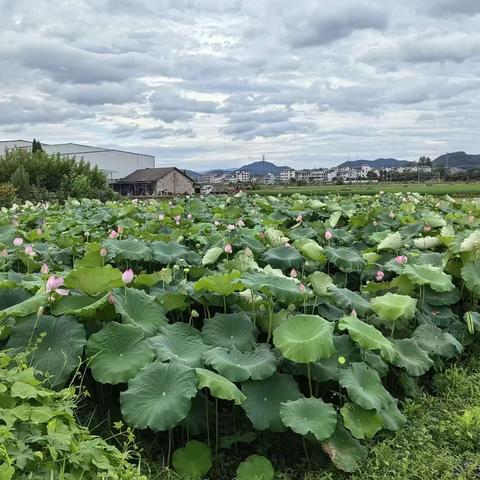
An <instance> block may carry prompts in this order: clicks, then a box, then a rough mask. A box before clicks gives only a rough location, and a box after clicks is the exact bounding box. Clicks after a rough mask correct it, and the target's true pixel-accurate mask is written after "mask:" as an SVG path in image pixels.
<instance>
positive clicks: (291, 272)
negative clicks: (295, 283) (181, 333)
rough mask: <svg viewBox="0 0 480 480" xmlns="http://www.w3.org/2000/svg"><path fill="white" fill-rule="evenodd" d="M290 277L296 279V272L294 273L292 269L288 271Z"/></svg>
mask: <svg viewBox="0 0 480 480" xmlns="http://www.w3.org/2000/svg"><path fill="white" fill-rule="evenodd" d="M290 276H291V277H292V278H297V277H298V274H297V271H296V270H295V269H294V268H292V269H291V270H290Z"/></svg>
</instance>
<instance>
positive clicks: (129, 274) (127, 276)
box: [122, 268, 134, 283]
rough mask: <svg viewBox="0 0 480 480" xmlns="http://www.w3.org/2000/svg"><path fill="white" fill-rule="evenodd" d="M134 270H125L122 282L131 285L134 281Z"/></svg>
mask: <svg viewBox="0 0 480 480" xmlns="http://www.w3.org/2000/svg"><path fill="white" fill-rule="evenodd" d="M133 276H134V274H133V270H132V269H131V268H129V269H128V270H125V271H124V272H123V273H122V281H123V283H131V282H132V280H133Z"/></svg>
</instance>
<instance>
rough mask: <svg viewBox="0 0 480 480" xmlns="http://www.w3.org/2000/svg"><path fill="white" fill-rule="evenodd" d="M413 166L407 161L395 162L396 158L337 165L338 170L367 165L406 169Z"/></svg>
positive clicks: (351, 161) (353, 161)
mask: <svg viewBox="0 0 480 480" xmlns="http://www.w3.org/2000/svg"><path fill="white" fill-rule="evenodd" d="M413 164H415V162H409V161H407V160H397V159H396V158H377V159H376V160H349V161H347V162H343V163H341V164H340V165H338V168H343V167H350V168H356V167H362V166H363V165H368V166H369V167H372V168H394V167H407V166H411V165H413Z"/></svg>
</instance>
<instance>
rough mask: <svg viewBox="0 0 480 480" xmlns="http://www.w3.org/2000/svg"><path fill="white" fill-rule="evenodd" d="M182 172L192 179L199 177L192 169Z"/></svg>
mask: <svg viewBox="0 0 480 480" xmlns="http://www.w3.org/2000/svg"><path fill="white" fill-rule="evenodd" d="M184 172H185V173H186V174H187V175H188V176H189V177H190V178H192V179H193V180H198V179H199V178H200V174H199V173H198V172H194V171H193V170H184Z"/></svg>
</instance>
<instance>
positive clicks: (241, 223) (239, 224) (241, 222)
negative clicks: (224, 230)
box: [237, 219, 245, 227]
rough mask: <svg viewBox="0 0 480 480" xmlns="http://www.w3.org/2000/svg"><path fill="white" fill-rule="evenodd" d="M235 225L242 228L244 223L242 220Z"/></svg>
mask: <svg viewBox="0 0 480 480" xmlns="http://www.w3.org/2000/svg"><path fill="white" fill-rule="evenodd" d="M237 225H238V226H239V227H244V226H245V222H244V221H243V220H242V219H240V220H239V221H238V222H237Z"/></svg>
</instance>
